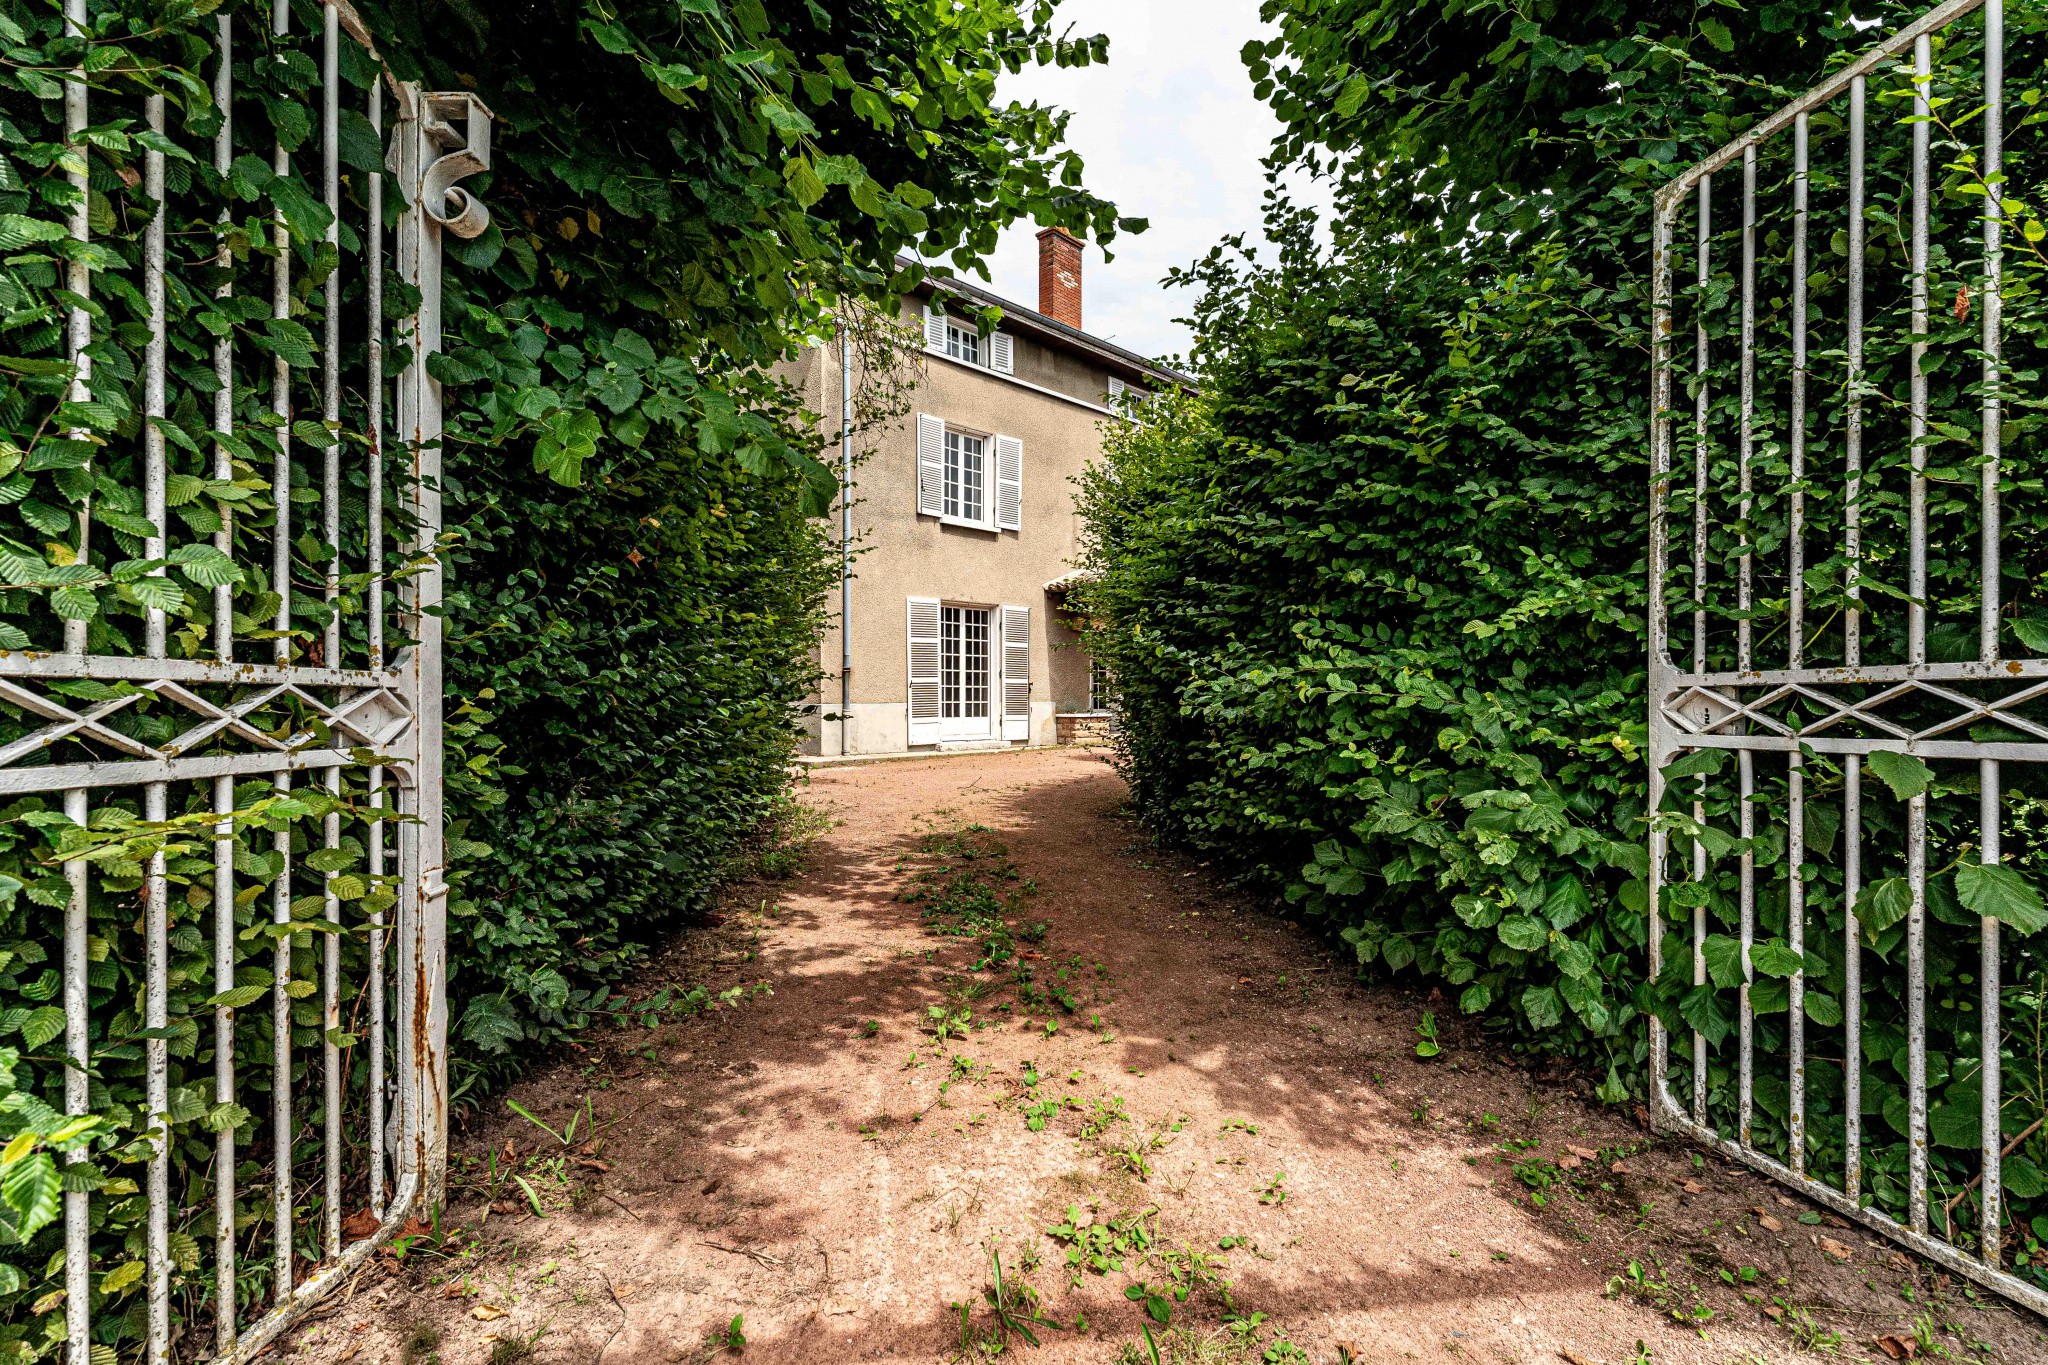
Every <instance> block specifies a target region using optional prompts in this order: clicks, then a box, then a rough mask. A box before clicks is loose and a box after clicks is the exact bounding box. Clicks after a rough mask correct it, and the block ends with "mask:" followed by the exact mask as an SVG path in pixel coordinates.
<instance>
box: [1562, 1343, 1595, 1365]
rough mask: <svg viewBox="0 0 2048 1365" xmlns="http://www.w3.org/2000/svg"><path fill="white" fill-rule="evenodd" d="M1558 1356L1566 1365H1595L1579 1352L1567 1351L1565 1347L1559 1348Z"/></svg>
mask: <svg viewBox="0 0 2048 1365" xmlns="http://www.w3.org/2000/svg"><path fill="white" fill-rule="evenodd" d="M1557 1354H1558V1356H1559V1358H1560V1359H1562V1360H1564V1361H1565V1362H1566V1365H1593V1362H1592V1361H1590V1360H1588V1359H1586V1358H1585V1357H1584V1356H1582V1355H1580V1354H1579V1353H1578V1352H1577V1351H1567V1350H1565V1349H1564V1348H1563V1347H1559V1348H1558V1352H1557Z"/></svg>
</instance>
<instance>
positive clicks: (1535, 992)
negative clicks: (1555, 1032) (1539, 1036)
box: [1522, 986, 1564, 1029]
mask: <svg viewBox="0 0 2048 1365" xmlns="http://www.w3.org/2000/svg"><path fill="white" fill-rule="evenodd" d="M1522 1012H1523V1013H1524V1014H1526V1015H1528V1016H1529V1026H1530V1027H1531V1028H1539V1029H1550V1028H1556V1027H1557V1026H1558V1025H1559V1024H1560V1023H1562V1022H1563V1021H1564V1002H1563V1001H1562V1000H1560V999H1559V998H1558V994H1557V990H1556V988H1555V987H1552V986H1531V987H1529V988H1528V989H1527V990H1525V991H1523V992H1522Z"/></svg>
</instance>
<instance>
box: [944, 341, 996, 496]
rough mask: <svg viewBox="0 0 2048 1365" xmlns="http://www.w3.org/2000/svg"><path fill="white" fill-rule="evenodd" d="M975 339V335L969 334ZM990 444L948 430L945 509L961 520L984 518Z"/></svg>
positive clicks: (980, 438) (961, 432) (977, 438)
mask: <svg viewBox="0 0 2048 1365" xmlns="http://www.w3.org/2000/svg"><path fill="white" fill-rule="evenodd" d="M970 339H972V334H970ZM987 450H988V447H987V445H986V444H985V442H984V439H983V438H982V437H980V436H969V435H968V434H967V433H966V432H963V431H951V430H948V431H947V432H946V512H945V514H946V515H947V516H949V517H958V518H960V519H961V520H962V521H977V522H978V521H985V520H987V518H986V516H984V515H983V510H982V509H983V508H984V506H985V505H986V503H985V494H984V491H983V490H984V488H985V487H986V484H987V480H986V479H985V478H984V477H983V473H984V471H985V469H986V468H987V460H986V455H987Z"/></svg>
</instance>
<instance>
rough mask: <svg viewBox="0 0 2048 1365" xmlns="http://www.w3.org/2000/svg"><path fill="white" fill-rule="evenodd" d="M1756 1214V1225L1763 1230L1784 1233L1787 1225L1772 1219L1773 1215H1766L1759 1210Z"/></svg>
mask: <svg viewBox="0 0 2048 1365" xmlns="http://www.w3.org/2000/svg"><path fill="white" fill-rule="evenodd" d="M1755 1212H1756V1225H1757V1226H1758V1227H1760V1228H1762V1229H1763V1230H1764V1231H1765V1232H1783V1231H1784V1230H1785V1225H1784V1224H1783V1223H1781V1222H1779V1221H1778V1220H1777V1219H1775V1218H1773V1217H1771V1215H1769V1214H1768V1213H1765V1212H1764V1211H1763V1210H1762V1209H1757V1210H1756V1211H1755Z"/></svg>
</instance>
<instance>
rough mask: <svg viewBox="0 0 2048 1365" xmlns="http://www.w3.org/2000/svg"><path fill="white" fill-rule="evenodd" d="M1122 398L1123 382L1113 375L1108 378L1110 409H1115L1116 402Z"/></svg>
mask: <svg viewBox="0 0 2048 1365" xmlns="http://www.w3.org/2000/svg"><path fill="white" fill-rule="evenodd" d="M1123 396H1124V381H1123V380H1121V379H1118V378H1117V377H1116V376H1115V375H1111V376H1110V377H1109V405H1110V406H1111V407H1115V406H1116V405H1117V401H1118V400H1119V399H1121V398H1122V397H1123Z"/></svg>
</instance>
